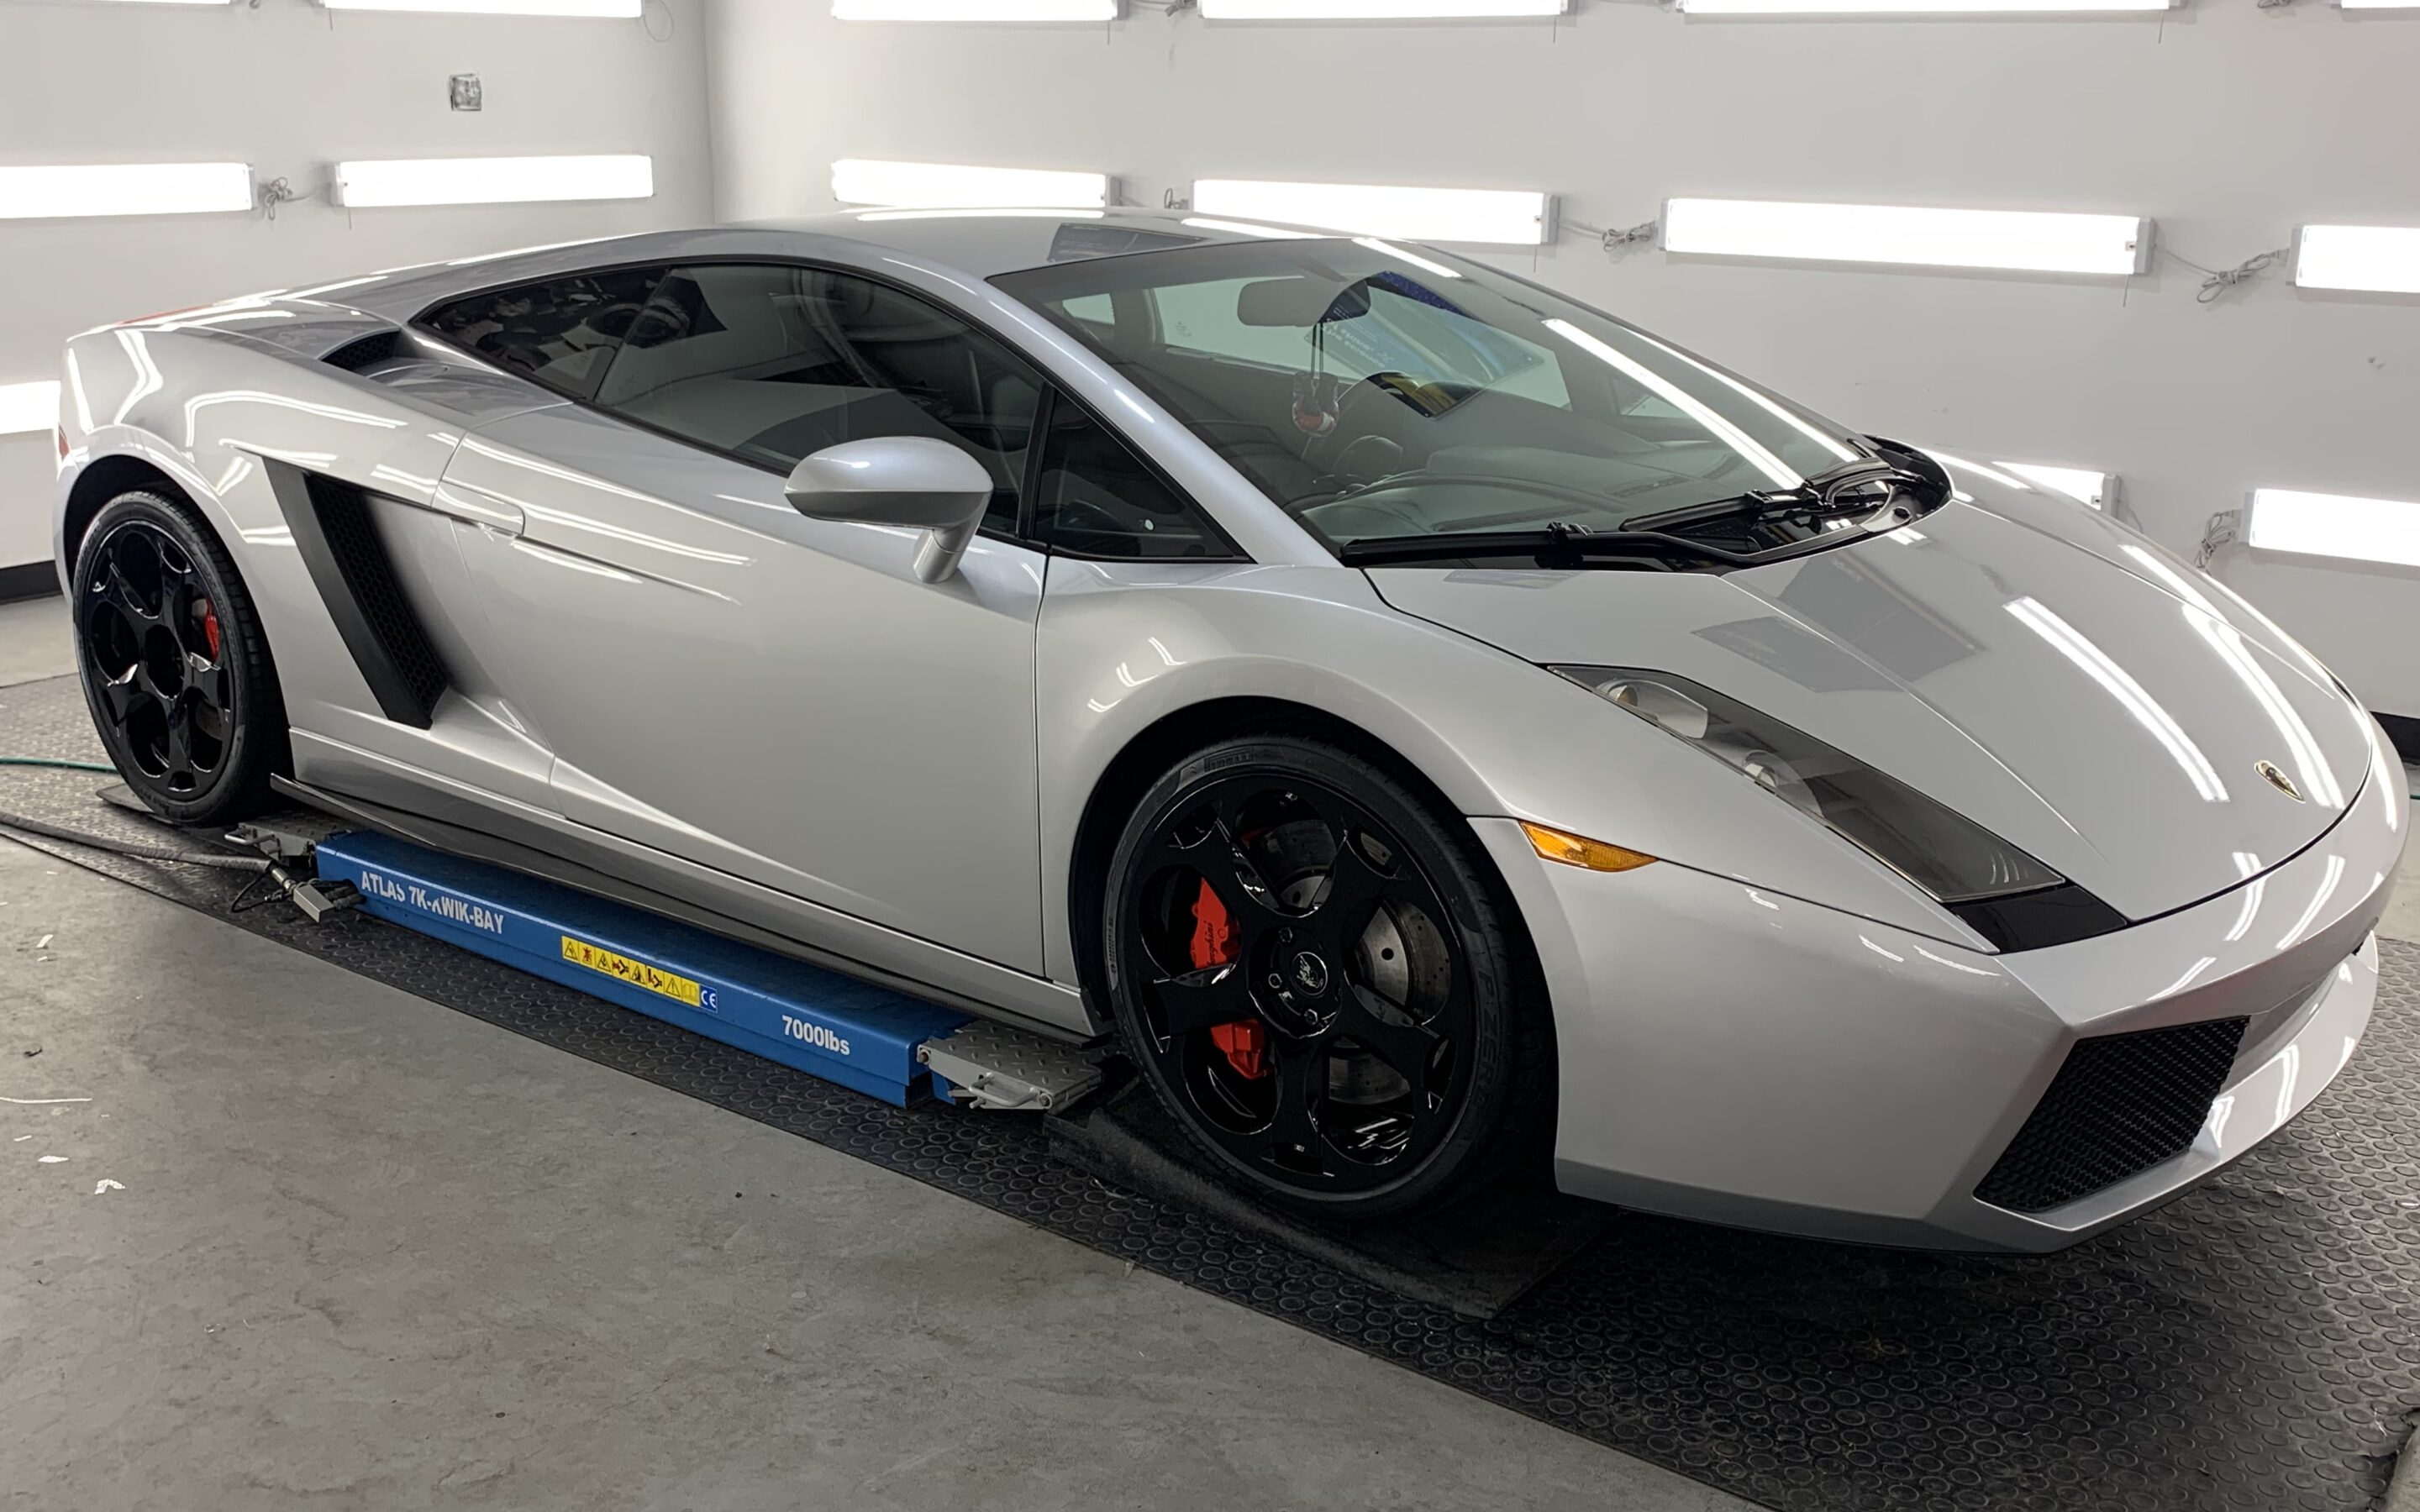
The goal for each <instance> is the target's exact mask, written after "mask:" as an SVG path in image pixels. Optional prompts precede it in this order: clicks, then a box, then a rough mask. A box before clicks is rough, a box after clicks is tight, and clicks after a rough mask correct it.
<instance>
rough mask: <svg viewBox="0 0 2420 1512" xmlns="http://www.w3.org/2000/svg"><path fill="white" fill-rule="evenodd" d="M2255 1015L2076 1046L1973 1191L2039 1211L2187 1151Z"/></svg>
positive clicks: (2000, 1204) (2014, 1207) (1998, 1204)
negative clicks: (2246, 1027) (2015, 1135)
mask: <svg viewBox="0 0 2420 1512" xmlns="http://www.w3.org/2000/svg"><path fill="white" fill-rule="evenodd" d="M2250 1022H2251V1021H2250V1020H2249V1019H2240V1018H2232V1019H2211V1020H2208V1021H2206V1022H2204V1023H2200V1024H2180V1025H2177V1026H2174V1027H2173V1028H2165V1029H2142V1030H2138V1031H2136V1032H2135V1033H2133V1034H2108V1035H2102V1036H2099V1037H2097V1038H2094V1039H2089V1040H2079V1041H2076V1044H2075V1047H2074V1048H2073V1049H2071V1050H2070V1051H2069V1052H2068V1053H2067V1064H2065V1065H2063V1066H2061V1067H2060V1068H2059V1069H2058V1074H2057V1076H2055V1077H2054V1078H2053V1079H2052V1081H2051V1084H2050V1089H2049V1090H2048V1091H2046V1092H2044V1093H2043V1094H2042V1100H2041V1102H2040V1103H2037V1104H2035V1106H2034V1111H2033V1116H2032V1117H2031V1118H2029V1119H2025V1126H2024V1128H2022V1129H2020V1130H2018V1131H2017V1137H2016V1138H2015V1139H2013V1140H2011V1141H2009V1148H2008V1150H2007V1152H2006V1153H2004V1154H2002V1155H2001V1156H2000V1159H1999V1163H1998V1164H1997V1165H1993V1167H1992V1173H1991V1174H1990V1175H1989V1176H1986V1177H1984V1178H1983V1184H1982V1185H1980V1186H1978V1187H1977V1188H1976V1189H1975V1196H1977V1197H1978V1198H1980V1199H1981V1200H1983V1201H1985V1202H1988V1203H1990V1204H1992V1205H1993V1207H1995V1208H2007V1209H2009V1210H2010V1211H2015V1212H2042V1211H2047V1210H2049V1209H2052V1208H2055V1207H2059V1206H2062V1205H2063V1204H2066V1203H2070V1202H2072V1201H2074V1200H2075V1199H2076V1198H2078V1197H2081V1196H2089V1195H2091V1194H2092V1193H2095V1192H2098V1191H2100V1190H2101V1189H2102V1187H2105V1186H2111V1185H2114V1184H2115V1183H2117V1182H2119V1181H2122V1180H2125V1179H2126V1178H2128V1177H2130V1176H2133V1175H2135V1174H2137V1173H2138V1172H2142V1171H2147V1170H2149V1169H2150V1168H2151V1167H2152V1166H2154V1165H2158V1164H2160V1163H2161V1162H2162V1161H2164V1160H2172V1159H2174V1158H2175V1157H2177V1156H2179V1155H2181V1154H2183V1153H2184V1152H2185V1151H2186V1150H2187V1149H2190V1148H2191V1147H2192V1145H2193V1142H2194V1135H2195V1134H2198V1133H2200V1132H2201V1126H2202V1123H2203V1121H2204V1120H2205V1119H2208V1118H2209V1117H2210V1105H2211V1102H2212V1101H2213V1100H2215V1099H2216V1098H2217V1096H2218V1093H2219V1088H2221V1087H2222V1086H2224V1085H2225V1084H2226V1072H2227V1068H2229V1067H2230V1066H2233V1065H2234V1064H2235V1054H2236V1051H2237V1049H2238V1048H2239V1047H2240V1046H2241V1045H2242V1041H2243V1027H2244V1026H2245V1025H2246V1024H2248V1023H2250Z"/></svg>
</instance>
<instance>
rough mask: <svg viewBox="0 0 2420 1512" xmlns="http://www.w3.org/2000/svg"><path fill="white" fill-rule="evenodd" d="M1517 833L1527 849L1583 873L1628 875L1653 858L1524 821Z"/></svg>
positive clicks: (1583, 836)
mask: <svg viewBox="0 0 2420 1512" xmlns="http://www.w3.org/2000/svg"><path fill="white" fill-rule="evenodd" d="M1521 832H1522V833H1523V834H1525V835H1527V836H1528V837H1529V848H1530V849H1532V850H1534V851H1536V852H1537V853H1538V854H1539V855H1540V856H1544V857H1545V858H1546V859H1547V860H1549V861H1559V862H1561V863H1562V864H1563V865H1565V866H1576V867H1579V868H1581V869H1582V870H1583V871H1589V872H1632V871H1636V870H1637V869H1638V868H1639V867H1642V866H1645V865H1647V864H1648V863H1649V862H1650V861H1652V860H1654V859H1655V857H1653V856H1648V855H1646V854H1644V853H1642V852H1639V851H1626V850H1623V849H1622V848H1621V846H1619V845H1607V844H1606V842H1605V841H1601V840H1590V839H1589V838H1588V837H1587V836H1585V835H1573V834H1568V833H1566V832H1565V831H1563V830H1559V829H1548V828H1547V827H1546V826H1545V825H1533V824H1531V823H1529V822H1528V820H1526V819H1524V820H1522V821H1521Z"/></svg>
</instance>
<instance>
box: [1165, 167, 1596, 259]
mask: <svg viewBox="0 0 2420 1512" xmlns="http://www.w3.org/2000/svg"><path fill="white" fill-rule="evenodd" d="M1193 208H1194V209H1195V210H1196V211H1197V212H1199V213H1201V214H1203V215H1210V216H1221V217H1241V218H1243V219H1245V220H1249V221H1279V222H1286V221H1291V222H1294V223H1295V224H1298V225H1317V226H1326V227H1330V228H1333V229H1335V230H1338V231H1346V232H1354V233H1357V234H1359V235H1362V236H1373V237H1398V238H1402V239H1406V240H1411V241H1492V242H1503V243H1507V244H1510V245H1514V246H1523V247H1534V246H1538V245H1540V244H1541V243H1543V242H1544V240H1545V239H1546V237H1547V234H1548V232H1549V231H1550V230H1551V228H1552V210H1553V208H1554V206H1553V201H1552V200H1551V199H1550V198H1549V197H1548V196H1547V195H1545V194H1544V193H1539V192H1537V191H1536V190H1528V189H1411V188H1399V187H1396V186H1393V185H1387V184H1290V183H1270V182H1267V181H1265V180H1263V179H1253V178H1201V179H1196V180H1195V181H1194V184H1193Z"/></svg>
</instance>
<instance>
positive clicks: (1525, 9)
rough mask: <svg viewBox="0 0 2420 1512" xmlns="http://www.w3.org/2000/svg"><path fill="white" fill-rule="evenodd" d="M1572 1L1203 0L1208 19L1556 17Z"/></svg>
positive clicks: (1370, 19)
mask: <svg viewBox="0 0 2420 1512" xmlns="http://www.w3.org/2000/svg"><path fill="white" fill-rule="evenodd" d="M1569 9H1571V5H1570V0H1202V15H1203V16H1204V17H1205V18H1207V19H1209V20H1211V21H1402V20H1431V19H1435V18H1440V17H1458V16H1559V15H1562V14H1563V13H1564V12H1566V11H1568V10H1569Z"/></svg>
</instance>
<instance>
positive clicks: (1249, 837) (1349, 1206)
mask: <svg viewBox="0 0 2420 1512" xmlns="http://www.w3.org/2000/svg"><path fill="white" fill-rule="evenodd" d="M1464 828H1465V826H1464V825H1462V824H1461V822H1460V821H1459V820H1458V819H1457V818H1454V817H1453V816H1450V815H1445V814H1440V813H1438V812H1436V811H1435V810H1433V809H1432V808H1431V807H1430V806H1429V805H1428V804H1426V803H1424V802H1423V801H1422V800H1421V799H1420V798H1419V796H1418V795H1415V794H1414V793H1413V792H1412V791H1411V790H1410V789H1409V788H1407V787H1406V786H1405V784H1404V783H1403V782H1402V781H1400V780H1398V779H1396V778H1394V777H1393V776H1391V775H1389V774H1388V772H1386V771H1384V770H1382V769H1381V768H1380V767H1378V766H1377V765H1375V764H1373V763H1371V762H1369V761H1366V760H1364V759H1363V758H1361V757H1360V756H1358V755H1356V754H1354V753H1353V752H1351V751H1348V750H1345V749H1342V748H1339V747H1336V746H1333V745H1329V744H1326V743H1325V742H1322V741H1318V740H1312V739H1308V738H1303V737H1298V736H1294V735H1289V734H1263V735H1249V736H1242V737H1238V738H1232V739H1228V740H1224V741H1221V742H1218V744H1215V745H1212V746H1209V747H1207V748H1203V749H1202V750H1199V751H1196V752H1195V753H1194V754H1192V755H1190V756H1188V757H1187V758H1186V759H1184V760H1183V761H1181V762H1179V763H1177V764H1175V765H1174V766H1173V767H1171V768H1170V769H1169V771H1167V772H1166V773H1165V774H1164V775H1162V776H1161V777H1160V779H1158V780H1157V781H1156V782H1155V783H1153V784H1152V786H1151V788H1150V789H1149V791H1148V792H1146V793H1145V795H1143V797H1142V798H1141V800H1140V802H1139V804H1138V805H1137V807H1136V809H1135V811H1134V814H1133V816H1132V817H1131V818H1130V819H1129V820H1128V822H1127V825H1126V827H1125V833H1124V834H1123V835H1122V836H1121V837H1120V839H1119V841H1118V844H1117V846H1116V848H1115V850H1114V852H1113V853H1112V855H1111V857H1110V862H1109V880H1108V887H1107V888H1106V897H1105V900H1104V905H1103V908H1102V918H1101V920H1100V927H1101V937H1102V943H1103V953H1102V960H1103V962H1104V965H1105V973H1104V975H1105V984H1106V986H1107V988H1108V993H1109V1002H1110V1004H1111V1007H1112V1011H1113V1013H1114V1015H1115V1018H1116V1023H1117V1028H1118V1033H1119V1036H1120V1038H1121V1039H1122V1041H1124V1046H1125V1052H1126V1054H1127V1056H1128V1057H1129V1058H1131V1059H1132V1060H1133V1062H1134V1064H1135V1065H1136V1067H1137V1068H1138V1070H1139V1071H1140V1073H1141V1074H1142V1076H1143V1078H1144V1079H1145V1080H1146V1081H1147V1082H1148V1083H1149V1084H1150V1085H1151V1087H1152V1088H1153V1089H1154V1090H1155V1091H1156V1092H1157V1093H1158V1095H1159V1097H1160V1099H1161V1101H1162V1102H1163V1103H1165V1104H1166V1105H1167V1106H1168V1108H1169V1109H1170V1111H1171V1113H1172V1114H1173V1115H1174V1116H1175V1119H1176V1121H1177V1123H1178V1124H1179V1125H1180V1126H1182V1127H1183V1128H1184V1129H1185V1131H1186V1133H1187V1135H1189V1136H1190V1138H1191V1139H1192V1141H1193V1143H1194V1144H1195V1145H1196V1146H1197V1147H1198V1148H1199V1149H1201V1150H1202V1153H1203V1154H1204V1155H1205V1156H1207V1157H1208V1158H1209V1159H1210V1161H1211V1162H1212V1163H1213V1164H1214V1165H1216V1166H1217V1167H1218V1168H1219V1169H1220V1170H1222V1171H1223V1172H1224V1173H1225V1174H1226V1175H1227V1176H1228V1177H1229V1178H1230V1179H1231V1180H1233V1181H1234V1182H1235V1183H1236V1184H1238V1185H1240V1186H1242V1187H1243V1188H1245V1189H1246V1190H1247V1191H1248V1192H1249V1193H1250V1194H1251V1195H1253V1196H1256V1197H1258V1198H1260V1199H1261V1200H1263V1201H1264V1202H1267V1203H1270V1204H1272V1205H1275V1206H1279V1207H1283V1208H1287V1209H1291V1210H1293V1211H1297V1212H1304V1213H1310V1214H1314V1215H1320V1216H1325V1217H1328V1218H1331V1219H1340V1220H1345V1219H1349V1220H1361V1219H1379V1218H1396V1217H1404V1216H1409V1215H1413V1214H1419V1213H1426V1212H1434V1211H1437V1210H1439V1209H1441V1208H1444V1207H1447V1206H1450V1204H1452V1203H1453V1202H1455V1201H1457V1200H1460V1199H1461V1198H1463V1197H1466V1196H1470V1195H1472V1194H1473V1193H1474V1192H1476V1191H1478V1190H1480V1189H1481V1188H1483V1187H1487V1186H1490V1185H1492V1184H1494V1183H1496V1182H1497V1181H1500V1180H1503V1179H1504V1178H1505V1177H1506V1176H1507V1175H1508V1174H1509V1173H1510V1172H1511V1169H1512V1167H1513V1166H1514V1165H1516V1164H1517V1163H1521V1162H1524V1161H1526V1160H1529V1159H1531V1158H1533V1157H1534V1156H1536V1155H1537V1154H1538V1153H1540V1147H1541V1145H1542V1142H1543V1140H1542V1135H1543V1134H1544V1132H1545V1131H1546V1130H1548V1129H1549V1128H1550V1127H1551V1121H1550V1119H1551V1112H1552V1109H1553V1105H1554V1031H1553V1021H1552V1017H1551V1014H1550V1013H1549V1011H1548V1009H1547V1005H1546V1002H1545V994H1544V987H1543V982H1542V980H1541V979H1540V976H1539V973H1538V972H1537V969H1536V967H1535V965H1534V964H1533V961H1532V958H1531V957H1530V955H1529V953H1528V947H1527V943H1526V939H1527V937H1526V935H1525V934H1524V933H1522V932H1520V931H1519V930H1518V929H1517V928H1512V927H1508V917H1507V916H1508V911H1509V909H1510V906H1511V905H1510V903H1509V902H1502V901H1499V900H1500V899H1501V897H1502V894H1501V890H1500V885H1499V884H1497V882H1496V881H1495V879H1494V876H1493V873H1492V872H1490V871H1489V870H1488V869H1487V863H1486V860H1485V858H1484V856H1483V855H1482V854H1481V852H1480V851H1479V848H1478V846H1477V843H1476V841H1474V840H1472V839H1470V838H1469V837H1467V836H1466V834H1465V833H1464V832H1463V831H1464Z"/></svg>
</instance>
